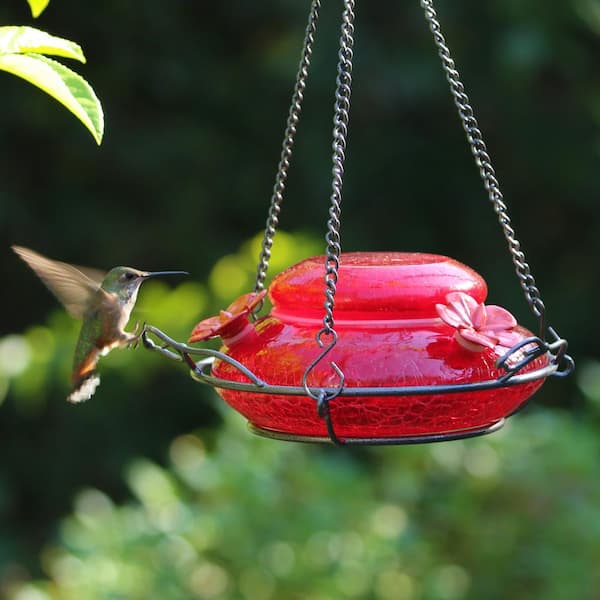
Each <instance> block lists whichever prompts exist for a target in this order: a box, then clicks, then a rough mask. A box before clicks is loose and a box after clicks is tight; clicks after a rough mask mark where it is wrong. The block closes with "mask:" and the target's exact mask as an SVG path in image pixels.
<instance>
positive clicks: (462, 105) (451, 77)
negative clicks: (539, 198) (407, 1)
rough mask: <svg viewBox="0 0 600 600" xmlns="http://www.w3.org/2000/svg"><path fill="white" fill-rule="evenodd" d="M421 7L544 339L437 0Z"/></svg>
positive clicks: (538, 307)
mask: <svg viewBox="0 0 600 600" xmlns="http://www.w3.org/2000/svg"><path fill="white" fill-rule="evenodd" d="M421 7H422V8H423V9H424V11H425V19H426V20H427V23H428V24H429V29H430V30H431V33H432V34H433V40H434V43H435V45H436V47H437V49H438V55H439V57H440V59H441V60H442V66H443V69H444V72H445V74H446V79H447V81H448V84H449V85H450V92H451V94H452V97H453V99H454V104H455V105H456V108H457V109H458V116H459V118H460V120H461V123H462V126H463V129H464V130H465V133H466V136H467V141H468V143H469V146H470V148H471V152H472V153H473V156H474V158H475V164H476V165H477V167H478V169H479V174H480V176H481V179H482V180H483V184H484V187H485V189H486V191H487V193H488V197H489V200H490V202H491V203H492V205H493V209H494V212H495V213H496V216H497V218H498V222H499V223H500V227H501V228H502V232H503V234H504V237H505V239H506V242H507V244H508V249H509V252H510V255H511V258H512V262H513V264H514V266H515V272H516V274H517V278H518V279H519V283H520V284H521V288H522V289H523V292H524V295H525V299H526V300H527V303H528V304H529V307H530V308H531V311H532V312H533V314H534V315H535V316H536V317H537V318H538V319H539V322H540V332H541V335H542V336H543V334H544V329H545V324H544V313H545V307H544V303H543V302H542V299H541V296H540V291H539V290H538V288H537V286H536V283H535V279H534V277H533V275H532V273H531V269H530V267H529V265H528V264H527V261H526V260H525V254H524V253H523V250H522V249H521V244H520V242H519V241H518V240H517V237H516V234H515V230H514V228H513V226H512V222H511V219H510V217H509V216H508V208H507V206H506V204H505V202H504V196H503V195H502V192H501V191H500V185H499V183H498V180H497V178H496V173H495V171H494V168H493V167H492V163H491V159H490V156H489V154H488V152H487V148H486V145H485V143H484V141H483V136H482V133H481V131H480V129H479V125H478V123H477V120H476V119H475V115H474V112H473V108H472V107H471V104H470V102H469V97H468V96H467V94H466V92H465V88H464V86H463V84H462V82H461V80H460V75H459V72H458V70H457V69H456V65H455V63H454V60H453V59H452V57H451V56H450V50H449V48H448V46H447V45H446V40H445V38H444V36H443V35H442V32H441V26H440V23H439V21H438V18H437V13H436V11H435V8H434V7H433V0H421Z"/></svg>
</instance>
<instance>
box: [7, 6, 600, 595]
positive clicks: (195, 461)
mask: <svg viewBox="0 0 600 600" xmlns="http://www.w3.org/2000/svg"><path fill="white" fill-rule="evenodd" d="M324 4H325V6H324V7H323V10H322V19H321V24H320V27H319V32H318V36H317V41H316V44H315V52H314V59H313V61H312V70H311V77H310V80H309V85H308V90H307V92H306V99H305V104H304V113H303V118H302V121H301V126H300V128H299V133H298V139H297V147H296V151H295V155H294V163H293V166H292V170H291V175H290V179H289V187H288V193H287V196H286V201H285V204H284V207H283V212H282V217H281V227H282V232H281V233H280V234H278V236H277V238H276V242H275V246H274V250H273V252H274V255H273V260H272V264H271V273H272V274H275V273H277V272H278V271H279V270H281V269H282V268H284V267H286V266H287V265H289V264H292V263H293V262H296V261H298V260H300V259H302V258H305V257H307V256H309V255H312V254H317V253H322V252H323V251H324V241H323V235H324V232H325V228H326V224H325V223H326V219H327V207H328V201H329V188H330V171H331V168H330V148H331V123H332V122H331V118H332V106H333V88H334V79H335V63H336V58H337V56H336V55H337V38H338V32H339V25H338V20H339V14H340V13H341V3H328V2H327V3H324ZM308 8H309V3H308V2H307V1H304V2H297V1H292V0H262V1H261V2H244V1H242V0H225V1H224V2H183V1H176V2H161V1H159V0H148V1H146V2H143V3H128V2H119V1H115V0H113V1H107V2H101V3H98V2H97V3H91V4H88V3H85V2H76V1H75V0H63V1H62V2H53V3H51V4H50V6H49V8H48V10H47V11H46V12H45V13H44V14H43V15H42V17H41V18H40V19H39V20H37V21H35V22H32V19H31V17H30V14H29V12H28V9H27V6H26V3H25V2H23V1H22V0H10V1H9V2H3V3H2V6H1V7H0V24H14V25H17V24H29V25H34V26H36V27H39V28H41V29H44V30H47V31H49V32H50V33H53V34H55V35H59V36H62V37H66V38H69V39H72V40H75V41H77V42H79V43H80V44H81V45H82V46H83V48H84V51H85V53H86V56H87V58H88V63H87V64H86V65H73V68H74V70H76V71H77V72H79V73H80V74H82V75H83V76H84V77H86V78H87V79H88V81H89V82H90V83H91V84H92V85H93V86H94V88H95V90H96V92H97V94H98V96H99V97H100V99H101V100H102V103H103V106H104V110H105V116H106V132H105V138H104V142H103V144H102V146H101V147H99V148H98V147H96V145H95V144H94V142H93V141H92V139H91V137H90V136H89V134H88V133H87V132H86V131H85V129H84V128H83V127H82V126H81V124H80V123H78V122H77V121H76V120H75V119H74V118H73V117H72V116H71V115H70V114H69V113H68V112H67V111H66V110H64V109H63V108H62V107H61V106H59V105H58V104H57V103H56V102H54V101H53V100H51V99H49V98H48V97H47V96H45V95H44V94H42V93H41V92H39V91H38V90H36V89H34V88H33V87H31V86H29V85H28V84H26V83H24V82H23V81H21V80H18V79H16V78H14V77H11V76H9V75H7V74H0V90H1V91H0V156H1V157H2V162H1V167H0V239H1V240H2V241H3V244H4V249H3V251H2V256H3V258H2V259H1V260H0V276H1V277H2V281H3V282H4V285H3V286H2V289H3V294H2V299H1V302H2V310H1V311H0V403H1V404H0V597H6V598H11V599H13V600H48V599H61V600H62V599H75V598H76V599H99V600H101V599H102V600H104V599H111V600H113V599H114V600H117V599H130V598H131V599H146V598H161V599H166V600H171V599H186V598H200V599H208V600H211V599H217V600H218V599H225V598H227V599H228V598H235V599H237V598H240V599H251V600H262V599H265V600H268V599H271V598H273V599H283V600H287V599H309V600H321V599H330V598H361V599H362V598H365V599H370V598H375V599H383V600H388V599H394V600H395V599H409V600H412V599H439V600H458V599H463V598H488V599H495V598H498V599H500V598H506V597H511V598H516V599H534V598H535V599H537V598H546V599H562V598H579V599H587V598H590V599H592V598H597V597H598V596H599V594H600V571H598V567H597V565H598V563H599V562H600V478H599V477H598V472H599V467H600V454H599V451H600V447H599V446H600V435H599V434H600V356H599V355H598V349H597V343H596V342H595V340H596V339H597V335H598V326H597V323H596V322H595V321H594V320H593V319H592V315H593V314H595V313H596V311H597V304H596V302H597V295H598V292H599V291H600V281H599V273H600V270H599V269H598V267H597V262H598V257H599V256H600V222H599V214H600V211H599V210H598V205H597V202H598V192H599V188H600V186H599V184H598V177H597V173H598V157H599V152H600V137H599V135H598V121H599V120H600V78H599V76H598V56H599V50H600V44H599V37H598V35H599V34H600V4H599V3H598V0H565V1H564V2H553V3H549V2H544V1H542V0H527V1H523V0H518V1H517V0H489V1H488V2H485V3H483V2H479V1H477V0H462V1H461V2H448V1H444V2H439V6H438V12H439V15H440V19H441V21H442V26H443V29H444V30H445V34H446V38H447V41H448V43H449V45H450V47H451V49H452V51H453V54H454V58H455V59H456V61H457V65H458V68H459V70H460V71H461V74H462V76H463V79H464V82H465V84H466V88H467V92H468V93H469V95H470V98H471V101H472V103H473V105H474V107H475V112H476V115H477V116H478V120H479V122H480V126H481V129H482V130H483V133H484V137H485V138H486V141H487V145H488V148H489V151H490V154H491V156H492V160H493V161H494V165H495V167H496V171H497V174H498V177H499V180H500V183H501V187H502V189H503V191H504V194H505V196H506V199H507V202H508V204H509V208H510V212H511V216H512V218H513V221H514V224H515V227H516V230H517V235H518V236H519V238H520V239H521V241H522V243H523V248H524V250H525V251H526V254H527V258H528V261H529V263H530V265H531V267H532V269H533V272H534V274H535V276H536V279H537V282H538V285H539V288H540V289H541V291H542V296H543V298H544V300H545V302H546V304H547V308H548V319H549V322H550V324H551V325H553V326H554V327H555V328H556V329H557V330H558V332H559V333H560V334H561V335H562V336H564V337H566V338H568V340H569V342H570V350H571V353H572V355H573V356H574V358H575V359H576V361H577V365H578V370H577V372H576V375H575V376H573V377H571V378H569V379H567V380H552V381H550V382H548V383H547V384H546V385H545V386H544V387H543V388H542V390H541V391H540V392H539V393H538V394H537V400H536V402H535V403H534V404H532V405H530V406H529V407H528V408H527V409H526V411H524V412H523V413H522V414H521V415H519V416H518V417H515V418H514V419H512V420H511V421H510V423H509V424H508V425H507V426H506V427H505V428H504V430H502V431H501V432H499V433H497V434H494V435H493V436H489V437H487V438H480V439H476V440H470V441H464V442H451V443H446V444H441V445H432V446H419V447H399V448H376V449H360V450H348V449H335V448H326V447H313V446H304V445H296V444H289V443H282V442H275V441H268V440H263V439H258V438H254V437H252V436H251V435H250V434H248V433H247V432H246V431H245V424H244V422H243V419H242V418H241V417H240V416H238V415H237V414H235V413H234V412H233V411H232V410H230V409H229V408H227V407H224V406H223V405H222V404H221V401H220V400H219V399H218V397H217V396H216V394H215V393H214V392H212V391H211V390H210V389H205V388H204V387H201V386H199V385H198V384H196V383H194V382H193V381H192V380H191V379H190V378H189V377H188V375H187V373H186V371H185V369H184V368H183V367H181V366H178V365H176V364H172V363H170V362H169V361H166V360H164V359H162V358H161V357H159V356H157V355H154V354H151V353H149V352H146V351H145V350H144V349H142V348H138V349H137V350H135V351H134V350H130V351H120V352H114V353H112V354H111V355H110V356H109V357H107V358H106V359H104V360H103V362H102V365H101V372H102V385H101V387H100V388H99V389H98V391H97V393H96V395H95V397H94V398H93V399H92V401H90V402H88V403H86V404H85V405H82V406H77V407H74V406H71V405H68V404H67V403H66V402H65V401H64V397H65V395H66V394H67V393H68V381H69V370H70V367H71V360H72V351H73V346H74V343H75V340H76V336H77V326H78V324H77V323H76V322H74V321H73V320H72V319H70V318H69V317H68V316H67V315H66V314H65V313H64V311H62V310H61V309H60V308H59V307H58V305H57V303H56V301H55V300H54V298H53V297H52V296H51V295H50V294H49V293H47V292H46V290H45V289H44V288H43V286H42V284H41V283H40V282H39V281H38V280H37V278H36V277H35V276H34V275H33V274H32V273H31V271H29V270H28V269H27V268H26V267H25V265H24V264H23V263H21V262H20V261H19V260H18V258H17V257H16V256H14V255H13V254H12V252H11V251H10V249H9V246H10V244H13V243H18V244H22V245H25V246H29V247H31V248H33V249H35V250H38V251H39V252H41V253H43V254H45V255H47V256H50V257H53V258H58V259H61V260H66V261H70V262H75V263H77V264H82V265H88V266H93V267H97V268H103V269H107V268H110V267H112V266H115V265H117V264H127V265H132V266H135V267H138V268H142V269H151V270H159V269H185V270H188V271H190V272H191V273H192V276H191V277H189V278H188V280H187V281H185V282H183V283H181V284H179V285H177V286H174V282H169V285H167V284H166V283H160V282H151V283H148V284H147V286H145V287H144V288H143V290H142V292H141V294H140V301H139V303H138V310H137V311H136V317H137V318H139V319H142V320H145V319H147V320H149V321H150V322H152V323H153V324H155V325H156V326H158V327H160V328H161V329H163V330H165V331H166V332H168V333H169V334H170V335H172V336H173V337H174V338H177V339H181V340H184V339H186V338H187V336H188V334H189V331H190V330H191V328H192V326H193V325H194V324H195V322H196V321H198V320H199V319H200V318H203V317H205V316H208V315H212V314H214V313H215V312H216V311H217V310H218V309H219V308H222V307H224V306H226V305H227V304H229V302H230V301H231V300H233V299H234V298H236V297H237V296H238V295H239V294H241V293H244V292H246V291H248V290H249V289H250V288H251V287H252V280H253V274H254V269H255V265H256V262H257V259H258V251H259V247H260V236H261V231H262V228H263V227H264V222H265V219H266V214H267V207H268V201H269V198H270V193H271V188H272V185H273V179H274V175H275V170H276V165H277V161H278V159H279V152H280V145H281V139H282V135H283V130H284V126H285V119H286V116H287V111H288V106H289V99H290V95H291V90H292V86H293V80H294V76H295V71H296V67H297V63H298V58H299V53H300V48H301V43H302V37H303V34H304V28H305V24H306V17H307V14H308ZM64 62H66V61H64ZM354 79H355V86H354V92H353V97H352V110H351V127H350V137H349V149H348V157H347V165H346V166H347V175H346V179H345V188H344V206H343V228H342V239H343V247H344V250H386V249H387V250H406V251H425V252H437V253H442V254H447V255H450V256H453V257H455V258H457V259H459V260H461V261H463V262H465V263H467V264H469V265H470V266H472V267H473V268H475V269H476V270H477V271H478V272H480V273H481V274H482V275H483V276H484V277H485V278H486V279H487V282H488V285H489V290H490V291H489V301H490V302H492V303H497V304H501V305H503V306H506V307H507V308H509V309H510V310H511V311H512V312H513V313H514V314H515V315H516V316H517V317H518V319H519V321H520V322H522V323H523V324H524V325H526V326H529V327H530V328H534V327H535V322H534V320H533V317H532V316H531V315H530V313H529V311H528V308H527V306H526V303H525V301H524V300H523V298H522V296H521V291H520V287H519V285H518V283H517V281H516V278H515V276H514V273H513V269H512V264H511V261H510V258H509V256H508V253H507V251H506V247H505V242H504V239H503V238H502V235H501V232H500V230H499V227H498V224H497V222H496V219H495V216H494V214H493V212H492V210H491V208H490V206H489V205H488V204H489V203H488V200H487V196H486V194H485V192H484V190H483V188H482V185H481V182H480V180H479V178H478V174H477V171H476V168H475V166H474V164H473V161H472V157H471V155H470V152H469V149H468V147H467V145H466V142H465V140H464V134H463V132H462V129H461V127H460V124H459V122H458V119H457V116H456V113H455V108H454V106H453V104H452V102H451V99H450V96H449V92H448V89H447V85H446V82H445V79H444V76H443V73H442V71H441V67H440V63H439V60H438V58H437V55H436V53H435V51H434V47H433V43H432V40H431V36H430V33H429V31H428V28H427V26H426V24H425V22H424V19H423V15H422V11H421V9H420V8H419V3H418V2H417V1H416V0H415V1H414V2H410V3H408V2H395V3H389V2H387V3H386V2H363V3H358V6H357V30H356V46H355V70H354Z"/></svg>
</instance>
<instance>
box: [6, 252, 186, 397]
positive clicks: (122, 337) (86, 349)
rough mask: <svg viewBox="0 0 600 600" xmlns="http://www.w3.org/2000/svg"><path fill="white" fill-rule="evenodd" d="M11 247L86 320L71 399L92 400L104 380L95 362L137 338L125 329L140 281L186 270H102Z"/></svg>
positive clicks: (56, 293) (75, 312)
mask: <svg viewBox="0 0 600 600" xmlns="http://www.w3.org/2000/svg"><path fill="white" fill-rule="evenodd" d="M12 248H13V250H14V251H15V252H16V253H17V254H18V255H19V256H20V257H21V258H22V259H23V260H24V261H25V262H26V263H27V264H28V265H29V266H30V267H31V268H32V269H33V271H35V273H36V274H37V275H38V276H39V277H40V279H41V280H42V281H43V282H44V283H45V284H46V286H47V287H48V289H50V291H51V292H52V293H53V294H54V295H55V296H56V297H57V298H58V299H59V300H60V301H61V302H62V304H63V305H64V306H65V308H66V309H67V311H68V312H69V313H70V314H71V315H73V316H74V317H76V318H78V319H81V320H82V321H83V324H82V326H81V331H80V333H79V339H78V340H77V346H76V348H75V359H74V364H73V373H72V383H73V391H72V392H71V393H70V394H69V396H68V397H67V400H69V401H70V402H82V401H84V400H87V399H89V398H90V397H91V396H92V394H93V393H94V391H95V389H96V387H97V386H98V384H99V383H100V377H99V376H98V373H97V371H96V365H97V364H98V360H99V359H100V357H101V356H105V355H106V354H108V353H109V352H110V351H111V350H112V349H113V348H117V347H120V346H126V345H128V344H130V343H132V342H134V341H135V340H137V338H138V335H137V332H136V331H134V332H127V331H125V326H126V325H127V322H128V321H129V317H130V315H131V311H132V310H133V307H134V306H135V302H136V299H137V294H138V291H139V289H140V286H141V284H142V283H143V282H144V281H145V280H146V279H148V278H150V277H155V276H158V275H182V274H184V272H182V271H160V272H148V271H139V270H138V269H133V268H131V267H115V268H114V269H111V270H110V271H109V272H108V273H102V272H100V271H95V270H92V269H87V268H84V267H75V266H74V265H70V264H68V263H63V262H60V261H55V260H51V259H49V258H46V257H44V256H42V255H41V254H38V253H37V252H34V251H33V250H29V249H28V248H23V247H21V246H13V247H12Z"/></svg>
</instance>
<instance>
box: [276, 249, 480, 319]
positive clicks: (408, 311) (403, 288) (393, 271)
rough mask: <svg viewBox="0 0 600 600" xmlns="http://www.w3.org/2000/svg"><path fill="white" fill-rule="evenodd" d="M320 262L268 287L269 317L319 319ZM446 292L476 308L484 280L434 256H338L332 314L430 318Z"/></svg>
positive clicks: (308, 263)
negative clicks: (461, 295)
mask: <svg viewBox="0 0 600 600" xmlns="http://www.w3.org/2000/svg"><path fill="white" fill-rule="evenodd" d="M324 276H325V265H324V257H322V256H315V257H312V258H308V259H306V260H304V261H302V262H300V263H297V264H295V265H294V266H292V267H290V268H289V269H287V270H285V271H283V272H282V273H280V274H279V275H278V276H277V277H275V278H274V280H273V282H272V283H271V286H270V287H269V296H270V298H271V301H272V302H273V305H274V309H273V312H274V313H278V314H282V313H288V312H289V313H294V314H298V313H302V316H304V317H315V318H319V317H320V316H321V314H322V312H323V308H322V307H323V301H324V289H325V284H324ZM450 292H465V293H467V294H469V295H470V296H471V297H472V298H473V299H474V300H476V301H477V302H478V303H482V302H483V301H484V300H485V298H486V296H487V285H486V283H485V281H484V279H483V278H482V277H481V276H480V275H478V274H477V273H476V272H475V271H473V269H471V268H469V267H467V266H466V265H464V264H462V263H460V262H458V261H456V260H453V259H452V258H448V257H446V256H440V255H437V254H422V253H416V252H414V253H412V252H411V253H408V252H351V253H344V254H341V256H340V266H339V269H338V282H337V289H336V294H335V310H336V314H337V315H338V317H342V318H344V317H345V318H354V317H356V316H358V315H359V316H360V318H363V319H364V318H367V317H368V318H371V319H389V318H398V319H411V318H435V317H437V312H436V309H435V305H436V304H444V303H445V302H446V296H447V295H448V294H449V293H450Z"/></svg>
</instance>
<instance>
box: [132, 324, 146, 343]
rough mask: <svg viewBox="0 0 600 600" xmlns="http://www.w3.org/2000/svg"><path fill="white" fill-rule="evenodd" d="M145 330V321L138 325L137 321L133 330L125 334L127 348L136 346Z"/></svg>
mask: <svg viewBox="0 0 600 600" xmlns="http://www.w3.org/2000/svg"><path fill="white" fill-rule="evenodd" d="M145 331H146V323H145V322H144V323H143V324H142V326H141V327H140V322H139V321H138V322H137V323H136V324H135V327H134V328H133V331H132V332H130V333H128V334H127V347H128V348H137V347H138V345H139V343H140V340H141V339H142V336H143V335H144V332H145Z"/></svg>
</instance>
